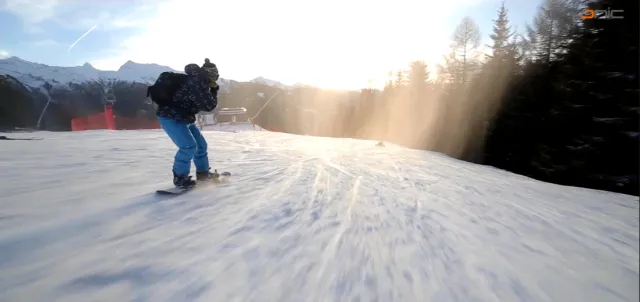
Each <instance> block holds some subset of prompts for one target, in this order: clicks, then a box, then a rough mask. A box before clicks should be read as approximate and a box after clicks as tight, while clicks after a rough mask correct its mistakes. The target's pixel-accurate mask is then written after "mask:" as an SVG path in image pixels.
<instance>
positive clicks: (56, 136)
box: [0, 130, 640, 302]
mask: <svg viewBox="0 0 640 302" xmlns="http://www.w3.org/2000/svg"><path fill="white" fill-rule="evenodd" d="M4 135H7V136H10V137H18V136H26V137H29V136H37V137H43V138H44V139H43V140H38V141H0V145H2V152H0V177H1V179H2V182H0V190H1V191H2V194H1V195H0V272H1V273H0V297H1V298H0V300H2V301H83V302H84V301H171V302H177V301H279V302H286V301H309V302H311V301H411V302H415V301H438V302H443V301H444V302H446V301H558V302H567V301H580V302H588V301H594V302H602V301H607V302H613V301H638V299H639V294H638V293H639V289H638V284H639V283H640V280H639V277H638V271H639V269H638V265H639V264H638V263H639V261H638V253H639V250H638V245H639V241H638V240H639V237H638V198H637V197H633V196H627V195H620V194H613V193H607V192H601V191H593V190H586V189H579V188H572V187H563V186H557V185H552V184H548V183H542V182H538V181H534V180H531V179H528V178H525V177H521V176H518V175H514V174H511V173H508V172H504V171H500V170H497V169H493V168H490V167H484V166H478V165H474V164H469V163H464V162H460V161H457V160H454V159H451V158H448V157H446V156H443V155H440V154H434V153H430V152H422V151H416V150H408V149H405V148H401V147H397V146H393V145H391V144H388V145H387V146H386V147H376V146H375V142H371V141H361V140H350V139H335V138H318V137H306V136H295V135H286V134H279V133H272V132H268V131H242V132H240V131H239V132H237V133H232V132H218V131H209V132H205V135H206V136H207V138H208V140H209V151H210V152H209V154H210V156H211V159H212V163H213V165H214V166H215V167H216V168H218V169H220V170H228V171H231V172H232V173H234V176H233V177H232V179H231V181H230V182H227V183H222V184H218V185H202V186H201V187H199V188H196V189H195V190H194V191H192V192H190V193H187V194H185V195H182V196H175V197H159V196H156V195H155V194H154V193H153V192H154V191H155V190H156V189H158V188H164V187H166V186H169V185H170V182H171V171H170V170H171V164H172V162H171V161H172V158H173V155H174V152H175V147H174V146H173V145H172V143H171V141H170V140H169V139H168V138H167V137H166V136H165V134H164V133H162V131H160V130H149V131H85V132H65V133H46V132H40V133H22V134H16V133H11V134H4Z"/></svg>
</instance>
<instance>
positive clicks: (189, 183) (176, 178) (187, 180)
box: [173, 172, 196, 189]
mask: <svg viewBox="0 0 640 302" xmlns="http://www.w3.org/2000/svg"><path fill="white" fill-rule="evenodd" d="M173 185H175V186H176V187H178V188H181V189H188V188H191V187H193V186H195V185H196V181H195V180H193V179H191V176H190V175H188V174H187V175H176V173H175V172H174V173H173Z"/></svg>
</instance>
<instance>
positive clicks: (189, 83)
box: [156, 64, 220, 188]
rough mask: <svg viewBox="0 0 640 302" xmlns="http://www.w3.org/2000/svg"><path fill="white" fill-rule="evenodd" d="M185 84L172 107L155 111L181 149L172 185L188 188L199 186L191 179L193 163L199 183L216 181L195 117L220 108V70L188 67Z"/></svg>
mask: <svg viewBox="0 0 640 302" xmlns="http://www.w3.org/2000/svg"><path fill="white" fill-rule="evenodd" d="M184 72H185V73H186V74H187V76H186V79H185V80H184V84H182V86H180V88H178V90H177V91H176V92H175V94H174V95H173V99H172V101H171V102H170V104H167V105H159V106H158V109H157V111H156V115H157V116H158V121H159V122H160V125H161V126H162V129H164V131H165V132H166V133H167V135H168V136H169V138H171V140H172V141H173V143H174V144H175V145H176V146H177V147H178V152H176V155H175V158H174V162H173V184H174V185H175V186H176V187H180V188H188V187H192V186H195V185H196V181H195V180H193V179H191V176H190V175H189V172H190V171H191V160H193V163H194V165H195V166H196V179H197V180H204V179H209V178H212V177H214V174H213V173H211V172H210V170H211V168H210V167H209V157H208V152H207V141H206V139H205V138H204V136H203V135H202V133H201V132H200V130H199V129H198V127H197V126H196V124H195V122H196V117H195V115H196V114H197V113H198V112H200V111H209V112H210V111H212V110H214V109H215V108H216V106H217V105H218V90H219V89H220V87H219V86H218V85H217V84H216V81H217V80H218V69H217V68H216V67H215V65H214V66H213V67H210V66H209V67H199V66H198V65H197V64H188V65H186V66H185V67H184Z"/></svg>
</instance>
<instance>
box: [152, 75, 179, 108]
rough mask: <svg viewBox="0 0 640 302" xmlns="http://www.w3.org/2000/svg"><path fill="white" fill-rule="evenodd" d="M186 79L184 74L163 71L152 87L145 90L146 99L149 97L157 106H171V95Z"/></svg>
mask: <svg viewBox="0 0 640 302" xmlns="http://www.w3.org/2000/svg"><path fill="white" fill-rule="evenodd" d="M186 79H187V75H186V74H184V73H175V72H169V71H165V72H163V73H161V74H160V76H158V79H157V80H156V82H155V83H154V84H153V85H151V86H149V88H147V97H151V100H152V101H153V102H154V103H156V104H158V105H163V106H168V105H171V103H172V102H173V95H174V94H175V93H176V91H178V89H179V88H180V87H181V86H182V84H184V82H185V80H186Z"/></svg>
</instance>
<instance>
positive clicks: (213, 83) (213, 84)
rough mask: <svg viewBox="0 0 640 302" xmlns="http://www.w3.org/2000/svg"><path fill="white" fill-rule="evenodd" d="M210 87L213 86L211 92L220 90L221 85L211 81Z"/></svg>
mask: <svg viewBox="0 0 640 302" xmlns="http://www.w3.org/2000/svg"><path fill="white" fill-rule="evenodd" d="M209 87H211V92H213V91H216V92H217V91H218V90H220V86H218V84H217V83H216V81H211V82H209Z"/></svg>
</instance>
